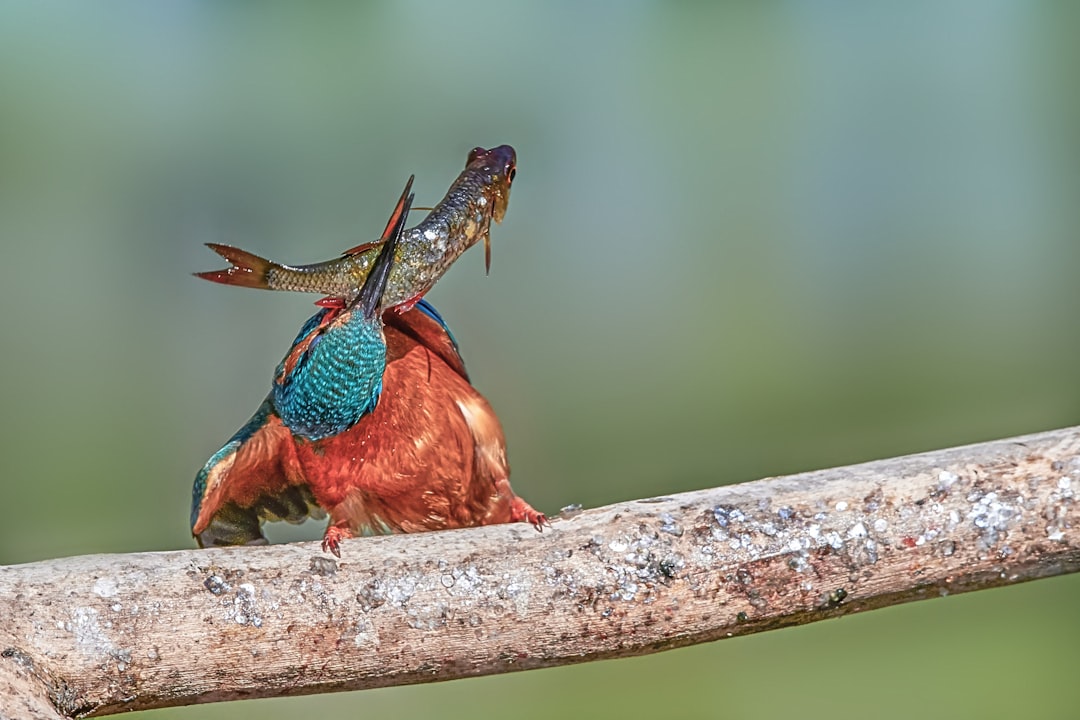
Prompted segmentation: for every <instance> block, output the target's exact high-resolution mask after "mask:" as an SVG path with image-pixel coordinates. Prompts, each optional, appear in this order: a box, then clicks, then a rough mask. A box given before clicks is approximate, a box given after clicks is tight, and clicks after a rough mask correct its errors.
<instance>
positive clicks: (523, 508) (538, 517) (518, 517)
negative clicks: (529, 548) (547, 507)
mask: <svg viewBox="0 0 1080 720" xmlns="http://www.w3.org/2000/svg"><path fill="white" fill-rule="evenodd" d="M500 484H505V485H506V489H505V492H507V493H509V494H511V495H513V491H512V490H510V483H509V482H507V481H506V480H502V481H500V482H498V483H496V485H500ZM513 497H514V499H513V500H511V501H510V522H527V523H529V524H530V525H532V526H533V527H534V528H536V531H537V532H544V526H545V525H547V526H549V527H550V526H551V523H549V522H548V519H547V515H545V514H544V513H542V512H537V511H536V510H534V509H533V506H532V505H530V504H529V503H527V502H525V501H524V500H522V499H521V498H519V497H517V496H516V495H514V496H513Z"/></svg>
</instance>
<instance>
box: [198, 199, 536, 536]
mask: <svg viewBox="0 0 1080 720" xmlns="http://www.w3.org/2000/svg"><path fill="white" fill-rule="evenodd" d="M411 184H412V179H411V178H410V180H409V184H407V185H406V187H405V191H404V192H403V193H402V196H401V199H399V201H398V203H397V205H396V206H395V209H394V212H393V214H392V215H391V218H390V221H389V222H388V223H387V227H386V230H384V232H383V235H382V237H381V238H380V242H381V248H380V250H379V254H378V256H377V257H376V259H375V260H374V262H373V264H372V266H371V269H370V272H369V273H368V274H367V276H366V278H365V279H364V283H363V285H362V286H361V287H360V288H359V290H358V292H356V293H355V296H354V297H352V298H351V299H348V300H346V299H345V298H342V297H329V298H325V299H324V300H321V301H320V302H319V304H320V305H322V306H323V307H322V309H321V310H320V311H319V312H317V313H316V314H315V315H314V316H313V317H311V318H310V319H309V320H308V321H307V322H306V323H305V324H304V325H303V327H302V328H301V330H300V332H299V334H298V335H297V336H296V339H295V340H294V341H293V343H292V346H291V347H290V349H289V351H288V352H287V353H286V355H285V357H284V359H283V360H282V361H281V363H280V364H279V365H278V367H277V370H276V372H275V374H274V378H273V381H272V383H271V389H270V393H269V394H268V395H267V397H266V399H265V400H264V401H263V403H262V404H261V405H260V406H259V408H258V410H256V412H255V414H254V415H253V416H252V418H251V419H250V420H249V421H248V422H247V423H246V424H245V425H244V426H243V427H242V428H241V429H240V430H238V431H237V432H236V433H235V434H234V435H233V436H232V437H231V438H230V439H229V441H228V442H227V443H226V444H225V446H224V447H222V448H221V449H220V450H218V451H217V452H216V453H214V454H213V455H212V456H211V457H210V459H209V460H208V461H207V462H206V464H205V465H204V466H203V468H202V469H201V470H200V471H199V473H198V474H197V475H196V478H195V484H194V488H193V491H192V509H191V529H192V534H193V535H194V536H195V538H196V541H197V542H198V544H199V546H200V547H208V546H220V545H260V544H266V543H267V540H266V537H265V536H264V535H263V532H262V525H263V523H264V522H266V521H274V520H284V521H286V522H291V523H299V522H303V521H304V520H305V519H306V518H308V517H313V518H316V519H320V518H323V517H326V515H329V523H328V526H327V529H326V532H325V534H324V537H323V543H322V547H323V550H324V551H328V552H331V553H333V554H334V555H336V556H338V557H340V553H341V551H340V544H341V541H342V540H344V539H346V538H351V537H355V536H365V535H379V534H389V533H398V532H420V531H425V530H441V529H450V528H460V527H469V526H474V525H489V524H495V523H508V522H529V523H531V524H532V525H533V526H534V527H536V529H537V530H541V529H542V528H543V527H544V525H545V524H546V523H547V519H546V517H545V516H544V515H543V514H542V513H539V512H537V511H536V510H534V509H533V508H532V507H531V506H530V505H529V504H528V503H527V502H525V501H524V500H523V499H521V498H520V497H518V496H517V495H515V494H514V492H513V490H512V489H511V487H510V480H509V476H510V469H509V465H508V463H507V459H506V441H505V438H504V435H503V430H502V426H501V424H500V423H499V420H498V418H497V417H496V415H495V412H494V410H492V408H491V406H490V405H489V404H488V402H487V400H486V399H484V397H483V396H482V395H481V394H480V393H479V392H477V390H476V389H475V388H474V387H473V386H472V384H471V383H470V380H469V375H468V373H467V371H466V370H465V364H464V361H463V360H462V358H461V354H460V351H459V349H458V346H457V343H456V341H455V339H454V337H453V335H452V334H451V332H450V329H449V327H448V326H447V324H446V322H445V321H444V320H443V318H442V317H441V316H440V315H439V313H438V312H437V311H436V310H435V308H434V307H432V306H431V305H430V304H429V303H428V302H427V301H426V300H424V299H422V298H421V299H419V300H413V299H410V300H409V302H408V303H402V304H400V305H399V306H398V307H385V306H384V304H383V300H384V295H385V292H386V288H387V280H388V278H389V277H390V276H391V271H392V269H393V266H394V262H395V250H396V249H397V244H398V242H399V240H400V238H401V236H402V234H403V231H404V226H405V220H406V218H407V216H408V214H409V210H410V208H411V205H412V201H413V197H414V196H413V195H412V194H411V193H410V189H411ZM402 307H408V308H409V309H406V310H404V311H400V310H401V308H402Z"/></svg>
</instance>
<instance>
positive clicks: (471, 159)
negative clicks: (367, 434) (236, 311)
mask: <svg viewBox="0 0 1080 720" xmlns="http://www.w3.org/2000/svg"><path fill="white" fill-rule="evenodd" d="M516 176H517V153H516V152H515V151H514V148H512V147H511V146H509V145H499V146H498V147H494V148H491V149H484V148H482V147H476V148H473V149H472V150H471V151H470V152H469V155H468V158H467V161H466V163H465V170H464V171H462V173H461V174H460V175H458V177H457V179H456V180H455V181H454V183H453V184H452V185H451V186H450V189H449V190H448V191H447V192H446V196H445V197H444V198H443V199H442V200H441V201H439V203H438V204H437V205H435V207H434V208H432V210H431V212H430V213H428V215H427V216H426V217H424V219H423V220H421V221H420V223H419V224H417V225H416V226H415V227H412V228H409V229H408V230H406V231H405V232H404V233H403V234H402V236H401V239H400V241H399V242H398V246H397V252H396V253H395V255H394V262H393V270H392V271H391V274H390V277H389V279H388V281H387V285H386V290H385V293H384V300H383V303H384V304H385V305H387V306H394V307H398V308H399V309H400V310H401V311H404V310H407V309H408V308H410V307H411V306H412V305H413V304H415V303H416V301H417V300H419V299H420V298H421V297H423V296H424V294H425V293H427V292H428V291H429V290H430V289H431V288H432V286H433V285H434V284H435V282H436V281H437V280H438V279H439V278H440V277H442V275H443V274H444V273H445V272H446V270H447V269H448V268H449V267H450V265H451V264H453V262H454V261H455V260H457V258H458V257H460V256H461V254H462V253H464V252H465V251H466V250H468V249H469V248H470V247H472V246H473V245H475V244H476V243H478V242H480V241H481V240H482V241H483V242H484V265H485V269H486V270H487V271H489V272H490V270H491V222H492V221H493V220H494V221H495V222H496V223H501V222H502V221H503V218H504V217H505V216H506V209H507V205H508V203H509V201H510V188H511V185H512V184H513V182H514V178H515V177H516ZM410 187H411V179H410ZM407 192H408V188H407V189H406V193H407ZM393 222H394V217H393V216H392V217H391V218H390V222H389V223H388V227H389V225H392V224H393ZM384 234H385V233H384ZM383 242H384V240H383V239H382V238H380V239H379V240H375V241H373V242H367V243H363V244H361V245H357V246H355V247H352V248H349V249H348V250H346V251H345V252H344V253H342V255H341V256H340V257H337V258H334V259H332V260H325V261H323V262H318V263H314V264H310V265H284V264H281V263H277V262H274V261H271V260H267V259H266V258H263V257H260V256H258V255H255V254H253V253H250V252H248V251H246V250H242V249H240V248H237V247H233V246H230V245H221V244H217V243H207V247H209V248H210V249H211V250H213V251H214V252H216V253H217V254H218V255H220V256H221V257H223V258H225V260H227V261H228V262H229V264H230V267H228V268H225V269H223V270H212V271H207V272H199V273H195V275H196V276H197V277H200V278H203V279H204V280H210V281H211V282H216V283H221V284H224V285H236V286H239V287H249V288H260V289H265V290H287V291H294V292H309V293H319V294H322V295H324V296H327V297H330V298H343V299H345V300H349V299H351V298H352V296H353V295H354V294H355V293H356V292H357V291H358V289H359V288H360V287H362V286H363V284H364V280H365V278H366V277H367V275H368V273H369V272H370V271H371V267H372V265H373V264H374V262H375V258H376V257H377V256H378V253H379V248H380V247H381V246H382V244H383Z"/></svg>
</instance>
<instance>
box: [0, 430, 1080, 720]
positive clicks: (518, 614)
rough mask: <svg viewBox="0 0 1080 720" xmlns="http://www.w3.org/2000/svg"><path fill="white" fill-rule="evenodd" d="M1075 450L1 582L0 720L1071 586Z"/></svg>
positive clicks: (1069, 442) (1050, 438)
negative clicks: (1025, 584) (1046, 583)
mask: <svg viewBox="0 0 1080 720" xmlns="http://www.w3.org/2000/svg"><path fill="white" fill-rule="evenodd" d="M1078 486H1080V428H1069V429H1064V430H1057V431H1053V432H1047V433H1041V434H1038V435H1030V436H1025V437H1020V438H1011V439H1007V440H1001V441H996V442H991V443H985V444H981V445H972V446H968V447H963V448H956V449H952V450H944V451H938V452H931V453H926V454H922V455H913V456H907V457H902V458H896V459H893V460H884V461H878V462H872V463H867V464H863V465H856V466H852V467H845V468H836V469H831V470H822V471H818V472H811V473H804V474H800V475H792V476H788V477H782V478H771V479H766V480H759V481H757V482H751V483H746V484H743V485H736V486H729V487H722V488H715V489H711V490H702V491H698V492H691V493H685V494H681V495H673V496H671V497H662V498H652V499H647V500H637V501H631V502H624V503H619V504H616V505H612V506H608V507H604V508H599V509H596V510H590V511H586V512H582V513H579V514H576V515H573V516H572V517H564V518H558V519H556V520H555V521H554V522H553V524H552V527H551V528H550V529H549V530H548V531H546V532H544V533H543V534H538V533H536V532H535V531H534V530H533V529H532V528H530V527H529V526H527V525H513V526H506V525H504V526H497V527H487V528H476V529H471V530H462V531H454V532H443V533H427V534H418V535H402V536H393V537H380V538H368V539H358V540H353V541H348V542H345V543H344V544H343V545H342V551H343V556H344V557H343V559H342V560H340V561H336V560H334V559H333V558H331V557H329V556H327V555H325V554H323V553H321V552H320V551H319V548H318V545H317V544H316V543H302V544H293V545H280V546H274V547H268V548H267V547H254V548H236V549H221V550H205V551H200V550H185V551H177V552H164V553H136V554H129V555H96V556H85V557H75V558H67V559H61V560H51V561H46V562H40V563H33V564H28V565H17V566H10V567H3V568H0V618H3V620H2V622H0V717H39V718H55V717H57V716H66V717H75V716H87V715H105V714H109V713H115V712H120V711H125V710H134V709H143V708H153V707H163V706H169V705H188V704H193V703H198V702H211V701H215V700H228V699H236V698H251V697H269V696H279V695H299V694H307V693H319V692H331V691H335V690H352V689H359V688H370V687H380V686H385V685H401V684H406V683H418V682H430V681H435V680H447V679H451V678H458V677H465V676H470V675H484V674H490V673H500V672H508V671H511V670H522V669H527V668H537V667H545V666H551V665H564V664H569V663H574V662H583V661H588V660H595V659H599V658H610V657H618V656H627V655H642V654H646V653H651V652H656V651H659V650H665V649H667V648H673V647H678V646H682V645H689V644H692V643H699V642H706V641H709V640H715V639H719V638H724V637H730V636H732V635H737V634H744V633H751V632H758V631H761V630H766V629H770V628H776V627H782V626H786V625H794V624H800V623H806V622H812V621H814V620H820V619H825V618H830V617H836V616H838V615H843V614H846V613H849V612H856V611H860V610H867V609H872V608H877V607H882V606H885V605H893V604H896V603H900V602H906V601H909V600H918V599H922V598H927V597H936V596H939V595H945V594H949V593H956V592H963V591H967V590H975V589H981V588H988V587H993V586H997V585H1005V584H1010V583H1015V582H1021V581H1024V580H1031V579H1035V578H1040V577H1047V576H1050V575H1058V574H1062V573H1068V572H1076V571H1077V570H1078V569H1080V527H1078V523H1077V515H1076V499H1075V497H1074V492H1075V490H1076V489H1077V488H1078Z"/></svg>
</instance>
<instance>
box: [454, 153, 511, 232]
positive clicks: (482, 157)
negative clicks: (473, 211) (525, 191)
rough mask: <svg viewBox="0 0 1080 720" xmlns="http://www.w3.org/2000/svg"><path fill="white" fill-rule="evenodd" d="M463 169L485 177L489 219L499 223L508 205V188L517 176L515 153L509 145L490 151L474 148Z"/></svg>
mask: <svg viewBox="0 0 1080 720" xmlns="http://www.w3.org/2000/svg"><path fill="white" fill-rule="evenodd" d="M465 167H466V168H467V169H471V170H476V171H478V172H482V173H484V174H486V175H487V177H488V182H489V184H488V189H487V193H486V194H487V196H488V200H489V201H490V203H491V218H492V219H493V220H494V221H495V222H497V223H501V222H502V221H503V218H504V217H506V207H507V205H508V204H509V203H510V186H511V185H512V184H513V182H514V177H515V176H516V175H517V152H516V151H515V150H514V148H513V147H511V146H510V145H499V146H497V147H493V148H491V149H484V148H482V147H475V148H473V149H472V151H471V152H470V153H469V160H468V163H467V164H466V166H465Z"/></svg>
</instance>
